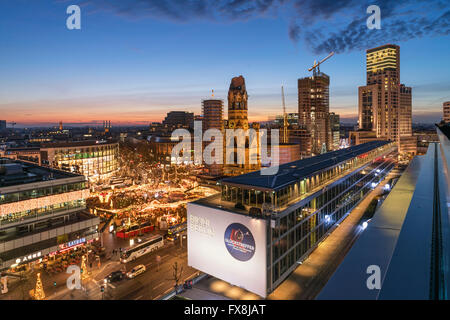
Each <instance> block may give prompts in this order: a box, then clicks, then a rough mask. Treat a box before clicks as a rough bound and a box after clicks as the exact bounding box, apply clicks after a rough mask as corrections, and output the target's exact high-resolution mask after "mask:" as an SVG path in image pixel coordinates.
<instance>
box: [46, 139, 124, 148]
mask: <svg viewBox="0 0 450 320" xmlns="http://www.w3.org/2000/svg"><path fill="white" fill-rule="evenodd" d="M116 143H118V141H117V140H82V141H64V142H61V141H60V142H53V143H43V144H42V145H41V148H43V149H51V148H72V147H91V146H101V145H108V144H116Z"/></svg>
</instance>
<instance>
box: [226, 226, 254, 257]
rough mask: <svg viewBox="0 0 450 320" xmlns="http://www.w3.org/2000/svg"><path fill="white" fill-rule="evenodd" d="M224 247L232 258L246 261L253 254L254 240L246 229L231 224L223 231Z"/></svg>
mask: <svg viewBox="0 0 450 320" xmlns="http://www.w3.org/2000/svg"><path fill="white" fill-rule="evenodd" d="M224 238H225V247H227V250H228V252H229V253H230V254H231V255H232V256H233V258H235V259H237V260H239V261H248V260H250V259H251V258H252V257H253V255H254V254H255V249H256V248H255V239H254V238H253V235H252V233H251V232H250V230H248V228H247V227H246V226H244V225H242V224H240V223H233V224H230V225H229V226H228V228H227V229H226V230H225V236H224Z"/></svg>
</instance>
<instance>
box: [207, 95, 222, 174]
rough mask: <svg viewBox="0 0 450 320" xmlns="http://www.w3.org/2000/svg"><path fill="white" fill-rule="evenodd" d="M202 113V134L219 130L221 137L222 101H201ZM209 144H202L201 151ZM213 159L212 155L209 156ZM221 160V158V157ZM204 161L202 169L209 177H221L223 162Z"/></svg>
mask: <svg viewBox="0 0 450 320" xmlns="http://www.w3.org/2000/svg"><path fill="white" fill-rule="evenodd" d="M202 111H203V119H202V122H203V125H202V128H203V132H205V131H206V130H209V129H217V130H220V132H221V133H222V137H223V133H224V132H223V131H224V127H223V100H219V99H208V100H203V101H202ZM210 143H212V141H211V142H203V149H204V148H205V146H206V145H209V144H210ZM219 143H220V145H221V146H223V139H222V138H220V142H219ZM211 156H212V157H214V156H215V155H214V154H211ZM222 160H223V157H222ZM204 161H206V163H205V165H204V168H205V173H206V174H207V175H209V176H214V177H217V176H221V175H222V174H223V161H222V163H211V162H213V161H211V159H204Z"/></svg>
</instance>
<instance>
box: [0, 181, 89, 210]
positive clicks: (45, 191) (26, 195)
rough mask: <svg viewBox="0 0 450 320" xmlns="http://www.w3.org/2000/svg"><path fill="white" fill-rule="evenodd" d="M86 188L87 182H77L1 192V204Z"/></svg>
mask: <svg viewBox="0 0 450 320" xmlns="http://www.w3.org/2000/svg"><path fill="white" fill-rule="evenodd" d="M86 188H87V183H86V182H76V183H69V184H62V185H59V186H51V187H45V188H35V189H30V190H25V191H19V192H13V193H7V194H0V205H2V204H5V203H12V202H19V201H24V200H29V199H36V198H42V197H47V196H52V195H56V194H62V193H66V192H72V191H79V190H84V189H86Z"/></svg>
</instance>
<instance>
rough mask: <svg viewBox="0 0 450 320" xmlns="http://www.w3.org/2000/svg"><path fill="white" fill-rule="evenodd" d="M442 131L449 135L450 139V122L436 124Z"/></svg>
mask: <svg viewBox="0 0 450 320" xmlns="http://www.w3.org/2000/svg"><path fill="white" fill-rule="evenodd" d="M436 126H437V127H438V128H439V129H440V130H441V132H442V133H443V134H444V135H445V136H446V137H447V139H450V123H444V124H439V125H436Z"/></svg>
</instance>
